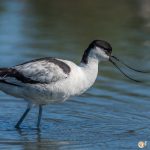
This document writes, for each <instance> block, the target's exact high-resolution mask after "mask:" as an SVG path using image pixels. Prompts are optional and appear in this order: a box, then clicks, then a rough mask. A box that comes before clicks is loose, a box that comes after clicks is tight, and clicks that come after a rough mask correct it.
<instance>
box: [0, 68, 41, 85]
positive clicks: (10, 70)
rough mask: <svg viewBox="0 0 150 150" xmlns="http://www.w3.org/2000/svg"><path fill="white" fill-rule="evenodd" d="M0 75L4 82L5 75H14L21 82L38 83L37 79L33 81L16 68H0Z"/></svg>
mask: <svg viewBox="0 0 150 150" xmlns="http://www.w3.org/2000/svg"><path fill="white" fill-rule="evenodd" d="M0 77H1V80H0V81H2V82H4V83H6V81H5V80H4V79H5V78H6V77H14V78H16V79H17V80H19V81H21V82H23V83H30V84H36V83H40V82H39V81H35V80H32V79H30V78H27V77H25V76H24V75H23V74H21V73H20V72H18V71H17V70H16V69H13V68H1V69H0Z"/></svg>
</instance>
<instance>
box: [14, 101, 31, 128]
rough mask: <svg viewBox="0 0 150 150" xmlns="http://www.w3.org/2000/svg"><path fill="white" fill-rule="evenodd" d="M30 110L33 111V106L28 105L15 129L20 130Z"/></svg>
mask: <svg viewBox="0 0 150 150" xmlns="http://www.w3.org/2000/svg"><path fill="white" fill-rule="evenodd" d="M30 109H31V105H30V104H28V107H27V109H26V111H25V112H24V113H23V115H22V116H21V118H20V119H19V121H18V122H17V124H16V125H15V128H17V129H19V128H20V125H21V123H22V122H23V120H24V119H25V117H26V116H27V114H28V112H29V111H30Z"/></svg>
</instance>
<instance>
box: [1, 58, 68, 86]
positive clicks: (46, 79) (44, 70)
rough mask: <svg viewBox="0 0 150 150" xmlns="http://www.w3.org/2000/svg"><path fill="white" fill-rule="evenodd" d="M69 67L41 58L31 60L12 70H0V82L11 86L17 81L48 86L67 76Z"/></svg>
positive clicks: (62, 63)
mask: <svg viewBox="0 0 150 150" xmlns="http://www.w3.org/2000/svg"><path fill="white" fill-rule="evenodd" d="M69 73H70V67H69V66H68V65H67V64H66V63H65V62H63V60H60V59H56V58H51V57H48V58H41V59H36V60H32V61H29V62H26V63H23V64H20V65H17V66H15V67H12V68H1V69H0V80H1V81H2V82H8V83H10V84H13V81H14V80H15V81H16V80H17V81H19V82H22V83H29V84H36V83H41V84H49V83H51V82H56V81H59V80H62V79H65V78H67V77H68V76H69Z"/></svg>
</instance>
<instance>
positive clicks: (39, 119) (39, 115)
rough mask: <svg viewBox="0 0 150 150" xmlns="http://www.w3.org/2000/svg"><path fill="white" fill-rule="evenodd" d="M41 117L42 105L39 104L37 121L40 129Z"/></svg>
mask: <svg viewBox="0 0 150 150" xmlns="http://www.w3.org/2000/svg"><path fill="white" fill-rule="evenodd" d="M41 117H42V105H39V114H38V122H37V128H38V129H39V127H40V123H41Z"/></svg>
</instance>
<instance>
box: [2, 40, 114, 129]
mask: <svg viewBox="0 0 150 150" xmlns="http://www.w3.org/2000/svg"><path fill="white" fill-rule="evenodd" d="M111 52H112V47H111V45H110V44H109V43H108V42H106V41H102V40H95V41H93V42H92V43H91V44H90V45H89V46H88V48H87V49H86V50H85V52H84V54H83V57H82V60H81V63H80V65H79V66H78V65H76V64H74V63H73V62H71V61H68V60H62V59H58V58H51V57H47V58H41V59H36V60H32V61H29V62H26V63H23V64H20V65H17V66H14V67H11V68H1V69H0V90H1V91H3V92H5V93H7V94H9V95H12V96H15V97H19V98H23V99H25V100H27V101H28V103H29V105H28V108H27V110H26V111H25V113H24V114H23V116H22V117H21V119H20V120H19V121H18V123H17V124H16V127H17V128H19V127H20V124H21V123H22V121H23V120H24V118H25V116H26V115H27V113H28V112H29V110H30V108H31V106H32V104H37V105H39V117H38V123H37V127H39V125H40V120H41V114H42V105H45V104H49V103H53V102H63V101H65V100H67V99H68V98H69V97H70V96H75V95H79V94H82V93H83V92H85V91H86V90H87V89H88V88H90V87H91V86H92V85H93V83H94V82H95V80H96V77H97V74H98V63H99V62H100V61H107V60H109V58H110V55H111Z"/></svg>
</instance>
